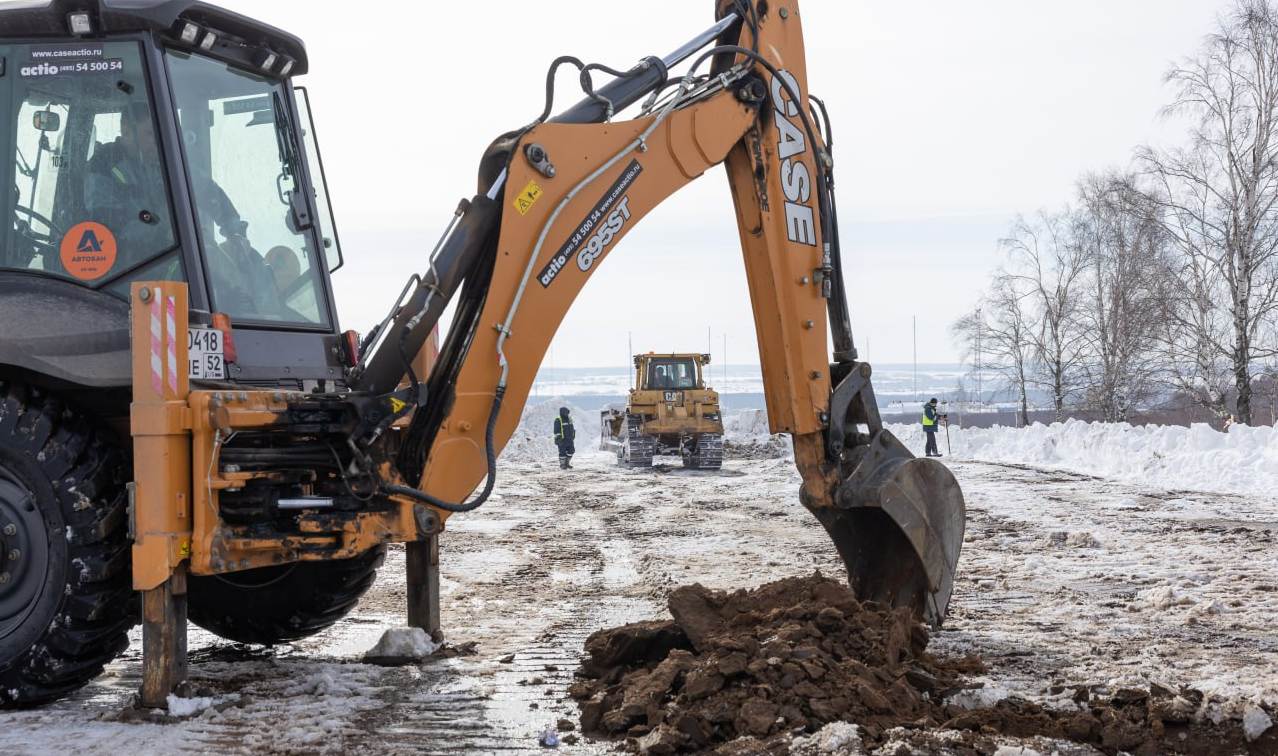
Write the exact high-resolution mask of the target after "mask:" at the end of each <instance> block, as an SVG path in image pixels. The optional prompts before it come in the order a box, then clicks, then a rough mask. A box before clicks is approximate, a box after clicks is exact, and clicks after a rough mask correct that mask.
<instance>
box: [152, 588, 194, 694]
mask: <svg viewBox="0 0 1278 756" xmlns="http://www.w3.org/2000/svg"><path fill="white" fill-rule="evenodd" d="M186 675H187V662H186V566H185V565H180V566H179V567H177V568H176V569H175V570H174V571H173V575H172V577H170V578H169V579H168V580H166V581H164V583H163V584H162V585H160V587H158V588H153V589H151V590H149V591H144V592H143V593H142V706H144V707H146V708H149V709H163V708H167V707H168V700H169V695H170V694H174V693H176V694H178V695H183V694H184V693H185V690H183V689H184V688H185V687H186Z"/></svg>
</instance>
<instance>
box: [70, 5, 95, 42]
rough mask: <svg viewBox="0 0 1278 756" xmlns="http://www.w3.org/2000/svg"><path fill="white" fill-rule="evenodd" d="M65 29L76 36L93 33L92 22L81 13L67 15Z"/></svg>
mask: <svg viewBox="0 0 1278 756" xmlns="http://www.w3.org/2000/svg"><path fill="white" fill-rule="evenodd" d="M67 27H68V28H70V29H71V33H72V34H75V35H77V36H84V35H85V34H92V33H93V20H92V19H90V18H89V14H88V13H85V12H83V11H80V12H77V13H69V14H67Z"/></svg>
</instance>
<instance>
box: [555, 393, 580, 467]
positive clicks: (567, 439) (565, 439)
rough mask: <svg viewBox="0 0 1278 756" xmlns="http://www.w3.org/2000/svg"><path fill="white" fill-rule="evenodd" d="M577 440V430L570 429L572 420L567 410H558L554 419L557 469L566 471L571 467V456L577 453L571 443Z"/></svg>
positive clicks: (562, 408)
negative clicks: (557, 449)
mask: <svg viewBox="0 0 1278 756" xmlns="http://www.w3.org/2000/svg"><path fill="white" fill-rule="evenodd" d="M576 438H577V429H576V428H574V427H572V418H571V417H569V416H568V408H567V407H560V408H559V417H557V418H555V446H558V447H559V467H560V468H561V469H564V470H567V469H568V468H570V467H572V455H573V454H576V453H577V448H576V447H575V446H573V441H574V440H576Z"/></svg>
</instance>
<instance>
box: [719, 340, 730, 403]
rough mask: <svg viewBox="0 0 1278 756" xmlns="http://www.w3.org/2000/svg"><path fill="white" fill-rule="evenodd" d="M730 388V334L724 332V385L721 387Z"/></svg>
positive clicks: (723, 388) (721, 389) (722, 388)
mask: <svg viewBox="0 0 1278 756" xmlns="http://www.w3.org/2000/svg"><path fill="white" fill-rule="evenodd" d="M727 388H728V334H726V333H725V334H723V386H722V387H721V388H720V389H719V390H720V391H723V390H725V389H727Z"/></svg>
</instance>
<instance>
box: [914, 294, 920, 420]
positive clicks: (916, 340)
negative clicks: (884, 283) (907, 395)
mask: <svg viewBox="0 0 1278 756" xmlns="http://www.w3.org/2000/svg"><path fill="white" fill-rule="evenodd" d="M918 396H919V316H918V315H915V316H914V398H915V399H917V398H918Z"/></svg>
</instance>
